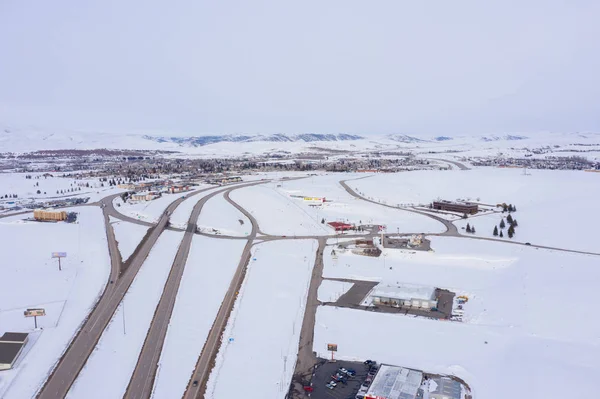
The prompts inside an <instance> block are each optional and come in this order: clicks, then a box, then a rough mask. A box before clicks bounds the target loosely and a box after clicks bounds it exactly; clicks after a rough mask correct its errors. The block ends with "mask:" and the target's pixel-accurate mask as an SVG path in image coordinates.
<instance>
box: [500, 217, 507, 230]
mask: <svg viewBox="0 0 600 399" xmlns="http://www.w3.org/2000/svg"><path fill="white" fill-rule="evenodd" d="M505 227H506V223H504V218H502V220H501V221H500V229H503V228H505Z"/></svg>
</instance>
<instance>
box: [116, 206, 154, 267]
mask: <svg viewBox="0 0 600 399" xmlns="http://www.w3.org/2000/svg"><path fill="white" fill-rule="evenodd" d="M109 219H110V224H111V226H112V228H113V230H114V232H115V240H116V241H117V246H118V247H119V252H120V253H121V260H122V261H123V262H126V261H127V259H129V257H130V256H131V255H132V254H133V251H135V249H136V248H137V246H138V245H139V243H140V241H142V238H144V236H145V235H146V233H147V232H148V229H149V227H148V226H142V225H139V224H135V223H130V222H125V221H123V220H119V219H117V218H114V217H112V216H109Z"/></svg>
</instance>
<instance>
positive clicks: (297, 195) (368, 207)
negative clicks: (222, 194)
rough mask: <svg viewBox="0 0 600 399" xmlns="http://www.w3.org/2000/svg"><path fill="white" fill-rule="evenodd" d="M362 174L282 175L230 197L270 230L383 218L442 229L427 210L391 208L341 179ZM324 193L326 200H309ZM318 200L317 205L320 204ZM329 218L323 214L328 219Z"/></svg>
mask: <svg viewBox="0 0 600 399" xmlns="http://www.w3.org/2000/svg"><path fill="white" fill-rule="evenodd" d="M359 175H360V176H364V175H363V174H349V173H344V174H340V173H335V174H328V175H319V176H311V177H308V178H306V179H299V180H283V181H275V182H271V183H266V184H263V185H260V186H254V187H249V188H245V189H241V190H237V191H235V192H233V193H232V194H231V198H232V199H233V200H235V201H236V202H238V203H239V204H240V205H242V206H243V207H244V208H246V209H248V210H249V211H250V212H251V213H252V214H253V216H254V217H256V219H257V220H258V223H259V226H260V228H261V230H262V231H264V232H265V233H268V234H283V235H311V234H319V235H324V234H330V235H334V234H335V232H334V231H333V229H332V228H331V227H329V226H328V225H327V224H326V223H322V222H323V221H325V222H331V221H342V222H347V223H351V224H356V225H358V224H384V225H386V226H387V230H388V231H392V232H393V231H397V230H398V229H399V230H400V231H402V232H414V233H419V232H427V233H439V232H442V231H444V227H443V225H442V224H441V223H439V222H437V221H435V220H432V219H431V218H428V217H426V216H422V215H418V214H414V213H410V212H406V211H402V210H396V209H391V208H386V207H383V206H379V205H377V204H371V203H369V202H366V201H362V200H359V199H356V198H354V197H352V196H351V195H350V194H348V193H347V192H346V191H345V190H344V189H343V187H341V185H340V184H339V181H340V180H344V179H351V178H353V177H356V176H359ZM303 197H311V198H323V197H325V198H326V200H327V202H325V203H324V204H321V203H320V202H317V201H307V200H304V198H303ZM315 205H316V206H315ZM323 219H324V220H323Z"/></svg>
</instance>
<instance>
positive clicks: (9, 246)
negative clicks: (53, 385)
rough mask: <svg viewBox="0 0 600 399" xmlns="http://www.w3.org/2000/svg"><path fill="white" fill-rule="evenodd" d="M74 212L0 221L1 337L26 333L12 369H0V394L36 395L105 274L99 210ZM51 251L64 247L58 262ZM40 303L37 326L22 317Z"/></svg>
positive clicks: (11, 397) (14, 397)
mask: <svg viewBox="0 0 600 399" xmlns="http://www.w3.org/2000/svg"><path fill="white" fill-rule="evenodd" d="M71 210H73V211H76V212H79V217H78V223H77V224H68V223H63V222H60V223H39V222H28V221H23V220H22V219H24V218H25V216H24V215H23V216H13V217H9V218H4V219H0V237H2V239H1V240H0V248H1V250H2V253H3V254H4V258H3V262H2V272H1V273H0V275H1V278H0V282H1V286H2V290H0V335H2V334H3V333H4V332H6V331H13V332H29V333H32V336H31V338H30V339H31V342H30V343H29V344H28V347H26V348H25V351H26V353H24V354H22V355H21V356H20V360H19V361H18V364H17V366H16V368H14V369H13V370H8V371H2V372H0V397H2V398H5V399H21V398H29V397H33V396H35V393H36V392H37V390H38V389H39V388H40V387H41V385H42V384H43V383H44V381H45V379H46V376H47V374H48V373H49V372H50V371H51V369H52V368H53V366H54V364H55V363H56V362H57V361H58V359H59V358H60V356H61V354H62V352H63V351H64V350H65V348H66V346H67V345H68V343H69V342H70V340H71V339H72V337H73V336H74V335H75V333H76V332H77V330H78V328H79V326H80V324H81V323H82V322H83V320H84V318H85V317H86V316H87V314H88V313H89V311H90V309H91V308H92V307H93V305H94V304H95V302H96V301H97V299H98V297H99V296H100V294H101V292H102V290H103V289H104V286H105V284H106V281H107V279H108V275H109V273H110V259H109V256H108V247H107V240H106V233H105V229H104V218H103V216H102V212H101V211H100V209H98V208H93V207H82V208H74V209H71ZM51 252H67V257H66V258H64V259H62V262H61V265H62V271H59V270H58V262H57V260H56V259H51ZM37 307H42V308H45V309H46V316H44V317H38V326H39V327H40V328H41V329H40V330H38V331H36V332H34V331H33V319H31V318H25V317H23V311H24V310H25V309H27V308H37Z"/></svg>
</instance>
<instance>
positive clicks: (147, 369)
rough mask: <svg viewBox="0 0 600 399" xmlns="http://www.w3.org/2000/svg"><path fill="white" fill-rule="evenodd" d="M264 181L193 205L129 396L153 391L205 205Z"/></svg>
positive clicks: (222, 190) (139, 395)
mask: <svg viewBox="0 0 600 399" xmlns="http://www.w3.org/2000/svg"><path fill="white" fill-rule="evenodd" d="M261 183H262V182H254V183H249V184H244V185H238V186H236V187H234V188H224V189H221V190H218V191H215V192H213V193H211V194H209V195H207V196H205V197H203V198H202V199H201V200H200V201H198V203H197V204H196V205H195V206H194V208H193V210H192V213H191V215H190V217H189V220H188V225H187V229H186V231H185V235H184V237H183V241H182V242H181V244H180V245H179V249H178V250H177V255H175V261H174V262H173V266H172V267H171V272H170V273H169V278H168V279H167V282H166V284H165V287H164V290H163V293H162V296H161V298H160V301H159V303H158V306H157V308H156V311H155V313H154V319H153V320H152V324H151V325H150V329H149V330H148V335H147V336H146V341H145V342H144V346H143V348H142V352H141V353H140V357H139V358H138V362H137V365H136V367H135V370H134V372H133V375H132V377H131V380H130V382H129V386H128V387H127V392H126V394H125V396H126V397H127V398H136V399H137V398H149V397H150V395H151V394H152V388H153V386H154V379H155V377H156V370H157V367H158V360H159V358H160V354H161V351H162V347H163V344H164V340H165V336H166V334H167V329H168V327H169V320H171V314H172V313H173V307H174V306H175V299H176V298H177V292H178V291H179V285H180V283H181V277H182V276H183V271H184V269H185V264H186V262H187V258H188V254H189V251H190V246H191V244H192V238H193V237H194V234H195V233H196V227H197V226H196V223H197V221H198V217H199V216H200V212H201V211H202V207H203V206H204V204H205V203H206V202H207V201H208V200H209V199H211V198H212V197H214V196H215V195H218V194H221V193H223V192H224V191H227V192H230V191H232V190H235V189H238V188H242V187H249V186H254V185H256V184H261Z"/></svg>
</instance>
